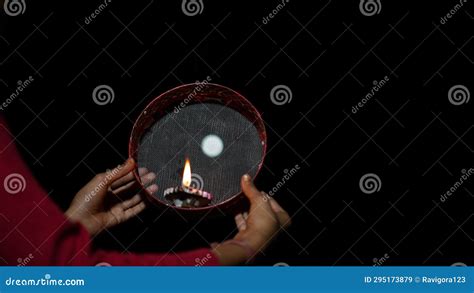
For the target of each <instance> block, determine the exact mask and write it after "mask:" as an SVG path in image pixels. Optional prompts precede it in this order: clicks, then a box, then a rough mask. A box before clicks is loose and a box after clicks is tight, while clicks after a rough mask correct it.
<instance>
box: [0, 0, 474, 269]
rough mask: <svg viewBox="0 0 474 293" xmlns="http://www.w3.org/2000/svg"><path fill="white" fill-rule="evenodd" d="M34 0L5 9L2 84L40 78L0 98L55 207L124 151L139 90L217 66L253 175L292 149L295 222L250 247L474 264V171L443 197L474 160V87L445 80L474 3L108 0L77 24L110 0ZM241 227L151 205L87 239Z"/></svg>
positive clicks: (158, 239) (466, 67)
mask: <svg viewBox="0 0 474 293" xmlns="http://www.w3.org/2000/svg"><path fill="white" fill-rule="evenodd" d="M38 2H39V1H27V2H26V5H27V6H26V7H27V9H26V11H25V13H24V14H23V15H20V16H16V17H9V16H6V15H5V14H3V13H2V16H1V19H2V21H1V23H2V32H1V33H2V38H1V40H0V47H1V56H0V57H1V60H3V61H2V63H1V68H2V75H1V82H0V87H1V88H2V93H3V94H2V97H5V98H6V97H8V96H9V95H10V94H11V92H13V91H14V90H15V88H16V85H17V81H18V80H25V79H27V78H28V77H29V76H32V77H33V78H34V82H33V83H32V85H31V86H29V87H28V88H27V89H26V90H25V91H24V92H23V93H22V94H21V95H20V97H19V98H18V99H16V100H15V101H14V102H13V103H12V104H10V105H9V106H8V108H7V109H5V111H4V113H5V115H6V116H7V118H8V121H9V123H10V124H11V128H12V130H13V131H14V133H15V134H16V135H17V138H16V141H17V144H18V145H19V148H20V149H21V151H22V154H23V155H24V158H25V160H26V161H27V162H28V163H29V165H30V166H31V168H32V169H33V171H34V173H35V175H36V176H37V177H38V178H39V179H40V181H41V182H42V183H43V185H44V186H45V189H46V190H47V191H48V192H50V196H51V197H52V198H53V199H54V200H55V201H56V202H57V203H58V204H59V205H60V206H61V207H62V208H63V209H65V208H66V207H67V206H68V203H69V201H70V200H71V199H72V197H73V195H74V193H75V192H76V191H77V190H78V189H79V188H80V187H81V186H82V185H83V184H85V183H86V182H87V181H88V180H89V179H90V178H91V177H92V176H93V175H94V174H95V173H97V172H103V171H104V170H105V169H107V168H112V167H114V166H116V165H117V164H119V163H121V162H123V161H124V160H125V158H126V156H127V143H128V139H129V134H130V131H131V127H132V124H133V121H134V120H135V118H136V117H137V116H138V114H139V113H140V111H141V110H142V109H143V108H144V107H145V105H146V104H147V102H149V101H151V100H152V99H153V98H154V97H156V96H157V95H159V94H160V93H162V92H164V91H166V90H168V89H170V88H173V87H175V86H178V85H180V84H183V83H190V82H195V81H196V80H203V79H205V78H206V77H207V76H210V77H211V78H212V82H215V83H219V84H223V85H226V86H228V87H230V88H233V89H235V90H236V91H238V92H240V93H242V94H243V95H244V96H246V97H247V98H248V99H249V100H250V101H251V102H252V103H254V105H255V106H256V107H257V108H258V109H259V110H260V111H261V112H262V114H263V118H264V120H265V122H266V126H267V131H268V134H269V149H270V151H269V153H268V156H267V157H266V160H265V166H264V168H263V170H262V172H261V173H260V175H259V177H258V180H257V184H258V186H259V187H260V188H261V189H262V190H267V191H268V190H270V189H272V188H273V186H275V185H276V184H277V182H278V181H280V180H281V178H282V176H283V175H284V170H285V169H291V168H292V167H294V166H295V165H296V164H298V165H299V166H301V170H300V171H299V172H298V173H297V174H296V175H295V176H293V177H292V178H291V180H290V181H289V182H288V183H287V184H285V186H284V187H283V188H282V189H281V190H279V191H278V193H277V194H276V196H275V197H276V198H277V200H278V201H279V202H281V204H282V205H283V206H284V207H285V208H286V209H287V210H288V212H289V213H290V214H291V215H292V217H293V225H292V227H291V228H289V229H287V230H286V231H283V232H282V233H281V236H280V237H279V238H278V239H277V240H276V241H275V243H274V244H273V245H272V246H271V247H270V248H269V250H268V251H267V252H266V253H265V255H264V256H262V257H260V258H259V259H258V261H257V262H256V264H262V265H273V264H275V263H277V262H286V263H288V264H289V265H361V264H363V265H373V264H374V261H375V260H374V259H380V258H382V257H383V256H384V255H386V256H388V259H387V260H386V261H385V262H384V263H383V264H384V265H401V264H403V265H451V264H452V263H455V262H464V263H466V264H471V265H472V262H473V260H472V259H473V256H474V254H473V249H472V248H473V242H474V240H473V239H474V234H473V232H472V231H473V230H474V229H473V228H474V227H473V226H474V218H473V217H472V215H473V208H472V206H473V202H474V198H473V194H474V191H473V190H472V180H473V179H472V178H471V179H470V180H469V181H468V182H466V183H464V184H463V185H462V187H461V188H459V189H458V190H457V191H456V192H455V193H454V195H453V196H452V197H450V198H449V200H447V201H446V202H444V203H443V202H440V196H441V194H443V193H445V192H446V191H447V190H449V188H451V187H452V186H453V185H454V184H455V182H456V181H457V180H459V178H460V176H461V174H462V173H461V172H462V170H463V169H469V168H473V167H474V164H473V163H474V160H473V146H472V142H473V131H472V103H473V101H470V102H468V103H465V104H463V105H459V106H455V105H453V104H451V103H450V102H449V100H448V91H449V89H450V88H451V87H452V86H454V85H458V84H461V85H464V86H466V87H467V88H469V89H470V90H471V91H472V90H473V89H474V87H473V86H472V85H473V82H472V80H473V75H472V73H473V71H472V69H473V64H472V61H473V60H474V56H473V49H474V48H473V46H474V42H472V37H473V31H472V27H473V19H472V17H473V16H474V12H473V10H472V3H469V2H467V3H465V4H464V6H463V7H462V8H461V9H460V11H458V12H457V13H456V14H455V15H454V16H453V17H452V18H451V19H449V20H448V22H447V23H446V24H440V17H442V16H443V15H446V13H448V12H449V11H450V10H451V9H452V8H453V7H454V5H456V4H457V3H458V1H438V2H435V1H417V3H418V4H417V5H415V4H413V2H414V1H412V2H411V3H409V4H404V3H401V2H400V1H386V0H385V1H383V0H382V2H381V4H382V7H381V11H380V13H379V14H376V15H374V16H364V15H363V14H362V13H361V11H360V10H359V1H304V2H303V1H295V0H291V1H290V2H288V3H287V4H286V5H285V7H284V8H283V9H282V10H281V11H280V12H279V13H278V14H277V15H276V16H275V17H274V18H273V19H271V20H270V21H269V22H268V23H267V24H263V23H262V20H263V17H265V16H268V14H269V13H270V12H271V11H272V10H273V9H275V7H276V6H277V5H278V4H279V3H281V2H279V1H253V2H250V1H249V2H245V1H232V2H231V1H206V0H204V9H203V12H202V14H200V15H196V16H193V17H190V16H186V15H184V14H183V12H182V10H181V1H166V3H164V1H152V2H145V1H135V2H133V4H132V3H131V2H130V1H127V2H119V1H112V2H111V3H110V4H109V5H108V6H107V8H106V9H105V10H104V11H103V12H101V13H100V15H98V16H97V18H95V19H93V20H92V22H91V23H90V24H85V18H86V17H87V16H89V15H90V14H91V13H92V12H93V11H94V10H95V9H96V8H97V7H98V5H100V4H101V3H102V2H99V1H88V2H87V3H86V1H80V2H79V1H60V2H48V1H41V3H38ZM310 3H311V4H310ZM385 76H387V77H388V78H389V81H388V82H387V84H386V85H384V86H383V88H382V89H381V90H380V91H379V92H378V93H377V94H376V95H375V96H374V98H372V99H371V100H370V101H369V102H368V103H367V104H366V105H365V106H364V107H363V108H362V109H361V110H360V111H359V112H357V113H356V114H353V113H351V108H352V106H354V105H355V104H357V103H358V102H359V101H360V100H361V99H362V98H363V97H364V96H365V95H366V94H367V93H368V92H369V91H370V88H371V87H372V85H373V84H372V83H373V81H374V80H377V81H380V80H382V79H384V77H385ZM101 84H106V85H109V86H111V87H112V88H113V90H114V92H115V100H114V102H113V103H111V104H108V105H105V106H98V105H96V104H95V103H94V102H93V100H92V91H93V89H94V88H95V87H96V86H98V85H101ZM280 84H283V85H287V86H288V87H289V88H290V89H291V91H292V100H291V102H290V103H287V104H285V105H282V106H278V105H275V104H273V103H272V102H271V100H270V91H271V89H272V88H273V87H274V86H276V85H280ZM2 99H3V98H2ZM366 173H375V174H377V175H378V176H379V177H380V179H381V182H382V186H381V189H380V191H379V192H376V193H373V194H365V193H363V192H362V191H361V189H360V188H359V179H360V178H361V177H362V176H363V175H364V174H366ZM196 223H198V224H197V225H196ZM233 229H234V227H233V223H232V218H231V217H218V218H214V219H205V220H203V221H199V222H197V221H196V220H193V219H184V218H182V217H181V216H179V215H177V214H176V213H175V212H173V211H170V212H168V213H165V214H163V215H162V214H161V213H160V212H159V211H158V210H157V209H156V208H153V207H150V208H149V209H148V210H147V211H146V212H145V213H143V214H141V215H140V218H139V219H134V220H132V221H130V222H129V223H126V224H124V225H121V226H120V227H117V228H114V229H112V230H110V231H107V232H106V233H104V235H102V236H101V237H99V238H98V239H96V243H97V245H99V246H102V247H107V248H110V249H118V250H122V251H163V252H168V251H170V249H171V251H173V252H177V251H181V250H184V249H189V248H194V247H199V246H203V245H208V243H209V242H212V241H221V240H223V239H224V238H225V237H230V236H232V234H231V233H232V231H233ZM188 231H189V233H188ZM183 236H185V237H184V238H183ZM385 258H387V257H385Z"/></svg>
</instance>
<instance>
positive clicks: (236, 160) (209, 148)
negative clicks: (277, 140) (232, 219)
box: [137, 103, 264, 205]
mask: <svg viewBox="0 0 474 293" xmlns="http://www.w3.org/2000/svg"><path fill="white" fill-rule="evenodd" d="M263 151H264V150H263V147H262V141H261V139H260V136H259V133H258V130H257V128H256V127H255V125H254V124H253V123H252V122H251V121H249V120H248V119H247V118H246V117H245V116H243V115H242V114H240V113H239V112H238V111H236V110H234V109H232V108H230V107H226V106H224V105H221V104H215V103H200V104H191V105H187V106H186V107H184V108H182V109H181V110H180V111H179V112H178V113H169V114H166V115H165V116H163V117H162V118H161V119H159V120H157V121H155V122H154V124H152V125H151V126H150V127H149V128H148V129H147V131H146V132H145V133H144V135H143V136H142V138H141V140H140V143H139V145H138V152H137V164H138V167H146V168H147V169H148V170H150V171H152V172H155V173H156V174H157V178H156V182H155V183H156V184H157V185H158V187H159V190H158V192H157V193H155V194H154V196H156V197H158V198H159V199H160V200H162V201H165V202H166V200H165V198H164V196H163V191H164V190H165V189H167V188H169V187H175V186H179V185H181V180H182V172H183V167H184V163H185V159H186V158H189V160H190V162H191V171H192V181H195V182H197V185H200V186H198V187H199V188H200V189H202V190H204V191H207V192H210V193H211V194H212V195H213V199H212V202H211V205H214V204H218V203H220V202H222V201H225V200H226V199H228V198H230V197H232V196H234V195H236V194H238V193H240V191H241V190H240V178H241V177H242V175H244V174H250V175H251V176H252V177H253V176H255V175H256V173H257V171H258V168H259V164H260V163H261V161H262V159H263Z"/></svg>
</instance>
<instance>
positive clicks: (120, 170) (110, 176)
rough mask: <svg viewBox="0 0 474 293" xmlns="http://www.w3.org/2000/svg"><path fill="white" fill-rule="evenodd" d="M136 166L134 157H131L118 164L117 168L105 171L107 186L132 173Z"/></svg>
mask: <svg viewBox="0 0 474 293" xmlns="http://www.w3.org/2000/svg"><path fill="white" fill-rule="evenodd" d="M134 168H135V161H134V160H133V159H132V158H129V159H128V160H126V161H125V163H123V164H122V165H119V166H117V167H116V168H114V169H112V170H110V171H108V172H106V173H105V175H103V176H105V180H104V181H105V182H106V184H107V186H109V187H110V186H111V185H112V183H114V182H116V181H117V180H118V179H120V178H122V177H124V176H125V175H127V174H128V173H130V172H131V171H132V170H133V169H134Z"/></svg>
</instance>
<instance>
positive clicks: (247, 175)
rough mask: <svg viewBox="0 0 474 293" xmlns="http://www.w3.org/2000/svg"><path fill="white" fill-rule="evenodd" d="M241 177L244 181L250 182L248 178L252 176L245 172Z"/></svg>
mask: <svg viewBox="0 0 474 293" xmlns="http://www.w3.org/2000/svg"><path fill="white" fill-rule="evenodd" d="M243 178H244V181H245V182H250V180H252V178H250V175H249V174H245V175H244V177H243Z"/></svg>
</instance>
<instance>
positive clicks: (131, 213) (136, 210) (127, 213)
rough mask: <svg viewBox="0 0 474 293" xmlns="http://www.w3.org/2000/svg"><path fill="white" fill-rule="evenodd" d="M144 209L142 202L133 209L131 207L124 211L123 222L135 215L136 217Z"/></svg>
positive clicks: (144, 205)
mask: <svg viewBox="0 0 474 293" xmlns="http://www.w3.org/2000/svg"><path fill="white" fill-rule="evenodd" d="M145 208H146V204H145V203H144V202H141V203H139V204H137V205H136V206H134V207H131V208H129V209H127V210H125V212H124V218H125V219H124V220H125V221H126V220H128V219H130V218H132V217H134V216H136V215H138V214H139V213H141V212H142V211H143V210H144V209H145Z"/></svg>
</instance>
